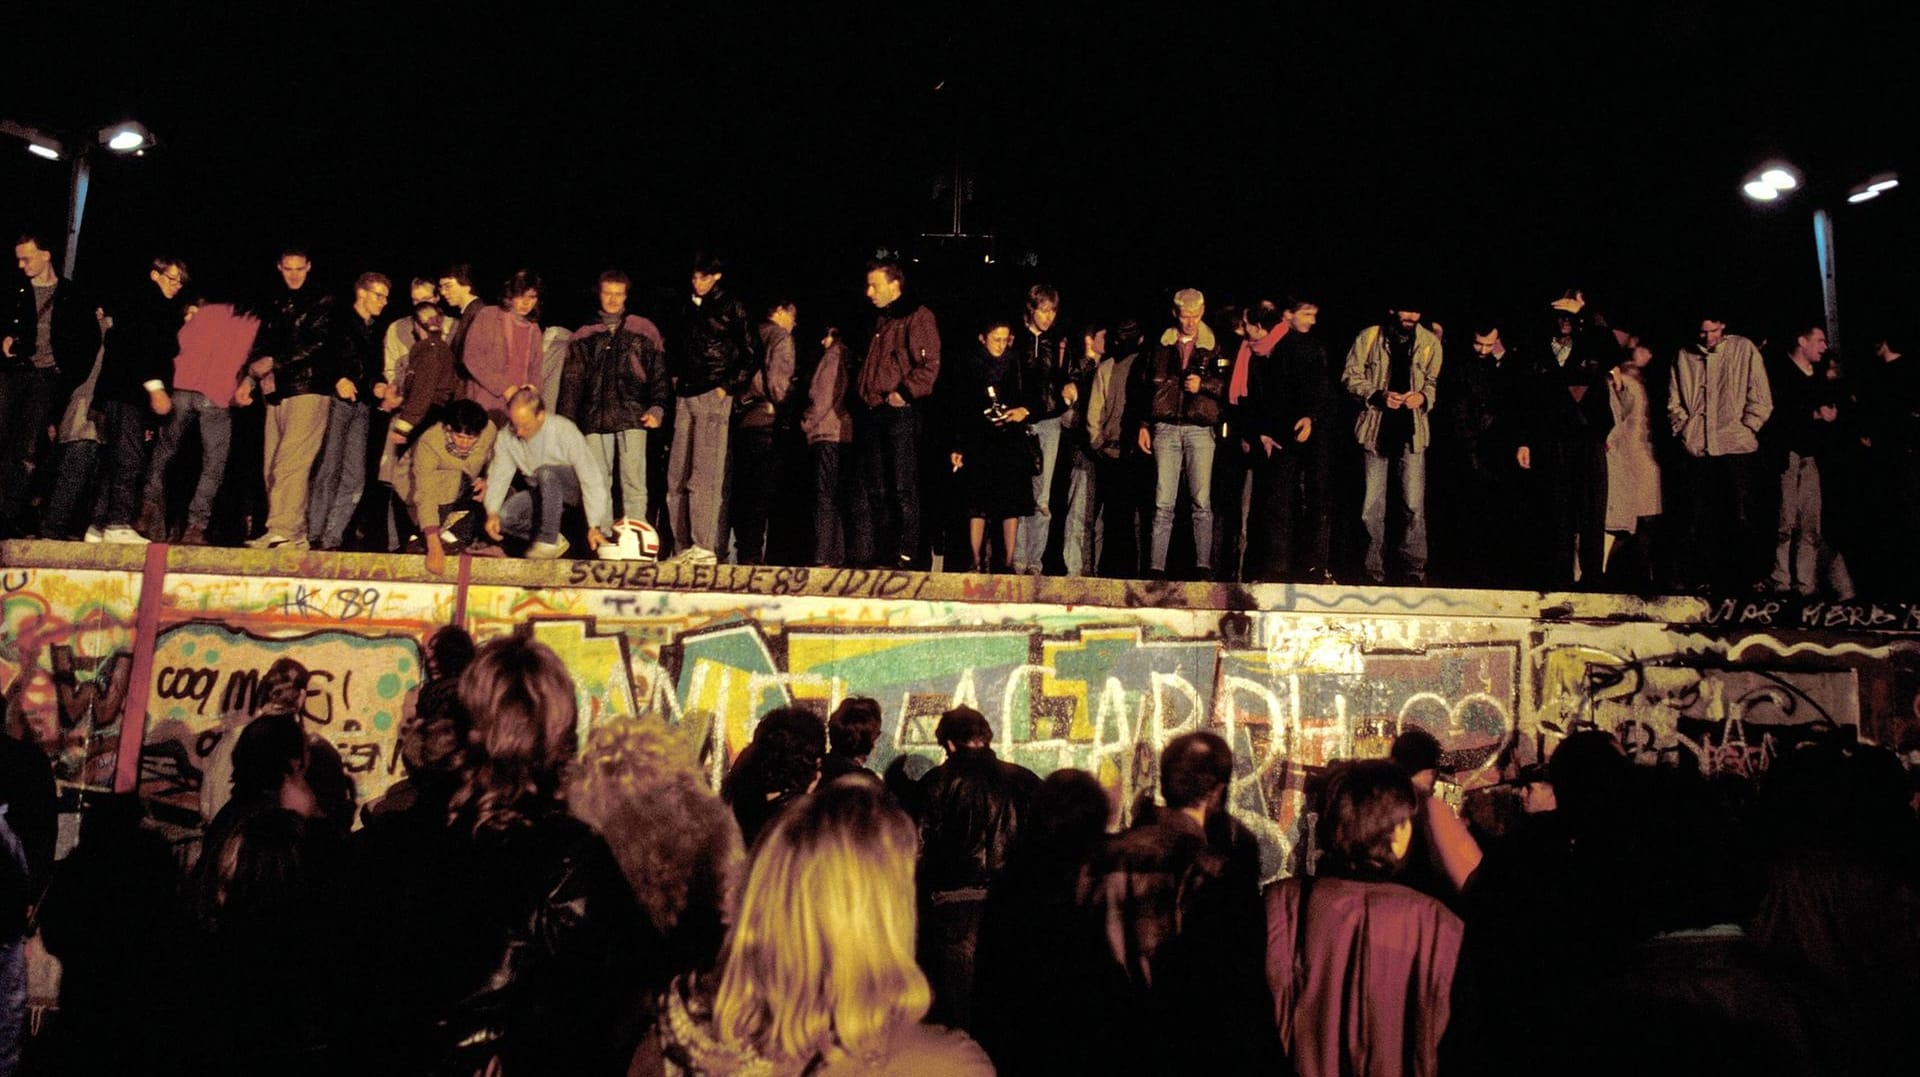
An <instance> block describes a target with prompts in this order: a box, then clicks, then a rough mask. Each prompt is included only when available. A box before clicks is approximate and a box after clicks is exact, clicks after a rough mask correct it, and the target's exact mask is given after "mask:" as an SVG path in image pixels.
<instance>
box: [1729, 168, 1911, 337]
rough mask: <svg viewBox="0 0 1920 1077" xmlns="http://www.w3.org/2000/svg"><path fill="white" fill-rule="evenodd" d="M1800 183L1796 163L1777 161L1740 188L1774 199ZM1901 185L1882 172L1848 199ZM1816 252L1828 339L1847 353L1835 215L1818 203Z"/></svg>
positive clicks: (1752, 195)
mask: <svg viewBox="0 0 1920 1077" xmlns="http://www.w3.org/2000/svg"><path fill="white" fill-rule="evenodd" d="M1800 185H1801V184H1800V173H1799V172H1798V171H1797V170H1795V169H1794V168H1793V166H1791V165H1788V164H1783V163H1775V164H1769V165H1767V166H1765V167H1763V168H1761V169H1760V171H1759V172H1757V173H1755V174H1753V175H1752V176H1750V177H1748V179H1747V182H1746V183H1745V184H1743V185H1741V188H1740V190H1741V191H1742V192H1743V193H1744V194H1745V195H1746V196H1747V197H1748V198H1750V199H1752V200H1753V201H1755V202H1774V201H1778V200H1779V198H1780V196H1781V195H1784V194H1786V193H1788V192H1790V191H1794V190H1798V189H1799V188H1800ZM1898 186H1900V178H1899V177H1898V176H1896V175H1894V174H1893V173H1891V172H1882V173H1880V174H1879V175H1876V176H1873V177H1872V178H1870V179H1868V180H1866V181H1865V182H1863V183H1860V184H1857V185H1855V186H1854V188H1853V189H1852V190H1851V191H1849V192H1847V201H1848V202H1849V203H1850V204H1853V205H1858V204H1860V203H1862V202H1870V201H1872V200H1873V199H1875V198H1878V197H1880V195H1881V194H1882V193H1884V192H1886V191H1891V190H1893V189H1894V188H1895V187H1898ZM1813 253H1814V257H1815V258H1816V259H1817V260H1818V262H1819V267H1820V299H1821V302H1822V305H1823V307H1824V308H1825V311H1826V317H1827V339H1828V341H1829V342H1831V344H1832V345H1833V350H1834V351H1835V352H1836V353H1839V354H1845V353H1844V352H1841V349H1840V285H1839V280H1838V278H1837V277H1836V276H1835V271H1834V256H1833V215H1832V214H1831V213H1829V212H1828V211H1827V207H1825V206H1823V205H1820V204H1819V203H1817V202H1816V203H1815V204H1814V207H1813Z"/></svg>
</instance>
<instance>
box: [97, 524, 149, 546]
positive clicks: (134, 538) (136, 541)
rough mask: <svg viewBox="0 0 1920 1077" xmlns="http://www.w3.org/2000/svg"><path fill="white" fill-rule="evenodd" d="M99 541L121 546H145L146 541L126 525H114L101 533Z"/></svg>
mask: <svg viewBox="0 0 1920 1077" xmlns="http://www.w3.org/2000/svg"><path fill="white" fill-rule="evenodd" d="M100 541H102V542H116V543H119V544H121V545H123V546H145V545H146V544H147V541H148V540H147V536H145V535H143V534H141V533H140V532H138V531H135V530H134V529H133V528H131V527H128V526H127V525H126V524H115V525H114V526H112V527H109V528H107V529H106V530H105V531H104V532H102V533H101V535H100Z"/></svg>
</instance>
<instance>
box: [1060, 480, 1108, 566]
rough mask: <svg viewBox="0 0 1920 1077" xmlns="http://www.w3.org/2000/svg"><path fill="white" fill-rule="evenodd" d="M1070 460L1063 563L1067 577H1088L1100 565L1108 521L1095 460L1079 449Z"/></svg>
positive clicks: (1062, 545) (1062, 547)
mask: <svg viewBox="0 0 1920 1077" xmlns="http://www.w3.org/2000/svg"><path fill="white" fill-rule="evenodd" d="M1068 459H1069V464H1068V466H1069V467H1071V468H1072V469H1073V470H1072V473H1071V474H1069V475H1068V477H1067V521H1066V525H1065V526H1066V537H1065V538H1064V539H1062V540H1061V547H1060V559H1061V560H1062V561H1064V562H1066V566H1067V575H1069V576H1085V575H1087V574H1088V573H1090V572H1092V571H1093V570H1094V569H1095V568H1097V567H1098V566H1099V564H1100V552H1101V550H1102V549H1103V548H1104V547H1105V545H1106V529H1107V527H1106V524H1107V521H1106V517H1105V515H1104V514H1102V513H1100V512H1099V511H1098V501H1099V489H1098V483H1097V482H1096V476H1095V474H1094V460H1093V457H1091V456H1089V455H1087V451H1086V450H1085V449H1077V450H1075V451H1074V452H1072V453H1069V454H1068Z"/></svg>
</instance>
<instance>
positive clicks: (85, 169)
mask: <svg viewBox="0 0 1920 1077" xmlns="http://www.w3.org/2000/svg"><path fill="white" fill-rule="evenodd" d="M89 156H91V155H90V154H89V153H88V152H87V147H86V146H84V145H83V146H81V148H80V150H79V152H77V153H75V154H74V155H73V181H72V183H71V185H70V186H69V187H68V188H67V243H66V255H65V257H64V258H63V259H62V260H61V266H60V272H61V275H62V276H64V277H66V278H67V279H68V280H72V279H73V264H74V260H75V259H76V258H78V257H79V253H80V218H81V216H82V215H83V214H84V213H86V211H87V185H88V184H89V183H90V182H92V180H93V164H92V162H91V161H89V160H88V157H89Z"/></svg>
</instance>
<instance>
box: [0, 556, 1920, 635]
mask: <svg viewBox="0 0 1920 1077" xmlns="http://www.w3.org/2000/svg"><path fill="white" fill-rule="evenodd" d="M146 557H147V549H146V547H144V546H131V545H108V544H91V545H89V544H81V543H71V542H42V541H25V542H0V571H3V570H5V569H6V568H9V567H23V568H24V567H31V568H39V569H47V568H71V569H88V570H95V571H101V570H104V571H123V572H140V571H142V570H143V568H144V566H145V562H146ZM166 558H167V562H166V563H167V571H168V572H169V573H205V574H212V575H232V576H291V577H305V578H310V579H328V580H340V581H349V582H353V581H365V582H380V581H391V582H411V583H430V584H431V583H437V584H456V583H459V582H461V580H460V574H461V572H462V571H464V572H466V573H467V579H466V581H465V582H466V583H468V584H469V585H472V586H508V587H521V588H529V589H537V588H567V587H584V588H592V589H596V590H634V591H667V592H699V593H718V594H745V595H766V596H776V597H789V596H790V597H817V598H865V599H882V600H887V599H893V600H905V601H926V602H964V603H982V604H1020V605H1032V604H1037V605H1047V606H1064V607H1076V606H1092V607H1103V608H1113V609H1143V608H1144V609H1191V610H1218V611H1248V612H1255V611H1267V612H1294V613H1323V614H1332V615H1348V616H1367V617H1393V616H1404V615H1418V616H1421V617H1461V618H1469V619H1480V618H1489V617H1494V618H1522V619H1526V620H1532V621H1547V622H1553V621H1598V622H1654V623H1660V624H1668V625H1676V626H1677V625H1696V626H1702V627H1738V628H1772V629H1794V630H1827V631H1836V630H1837V631H1847V632H1863V631H1864V632H1875V633H1893V634H1920V603H1906V602H1878V603H1876V602H1858V601H1856V602H1845V603H1841V602H1827V601H1822V600H1818V599H1802V598H1797V597H1785V596H1756V595H1739V596H1716V597H1701V596H1690V595H1668V596H1654V597H1638V596H1633V595H1616V594H1590V593H1558V592H1554V593H1540V592H1534V591H1485V590H1467V589H1445V588H1395V587H1363V586H1348V585H1332V586H1308V585H1296V584H1220V583H1179V582H1172V581H1145V580H1110V579H1100V578H1095V577H1081V576H1074V577H1054V576H1043V577H1029V576H986V575H975V574H971V573H933V572H910V571H903V570H897V569H860V568H788V567H778V566H753V567H748V566H743V565H655V564H647V563H641V562H631V561H587V560H582V561H525V560H518V559H511V558H471V559H468V560H467V562H466V563H465V566H464V568H463V567H462V562H461V561H460V560H458V559H452V560H449V561H448V564H447V573H446V574H445V575H438V576H437V575H434V574H433V573H430V572H428V571H427V569H426V562H425V559H423V558H421V557H418V556H408V555H400V554H361V553H318V552H312V551H298V552H296V551H280V550H249V549H216V548H209V547H192V546H175V547H171V548H169V549H168V550H167V552H166Z"/></svg>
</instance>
